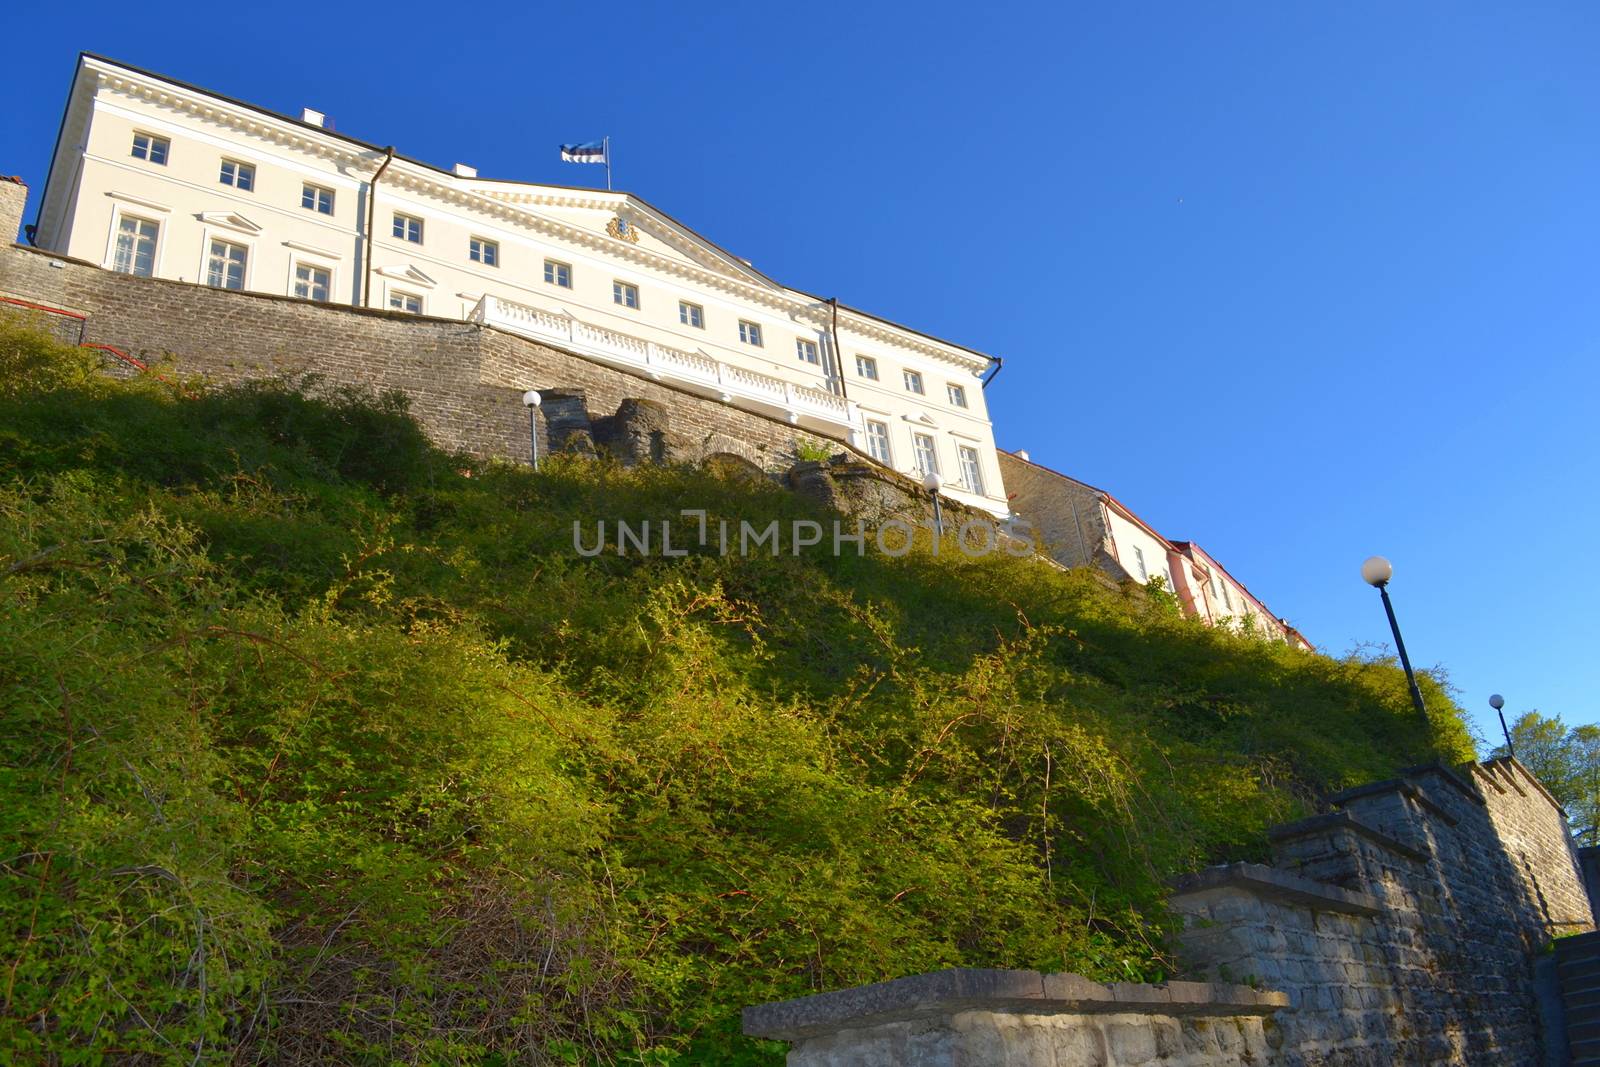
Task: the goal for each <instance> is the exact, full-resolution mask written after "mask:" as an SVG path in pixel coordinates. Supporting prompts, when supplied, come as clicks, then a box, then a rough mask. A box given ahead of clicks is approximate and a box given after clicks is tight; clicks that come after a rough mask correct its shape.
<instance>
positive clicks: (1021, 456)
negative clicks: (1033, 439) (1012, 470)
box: [1017, 448, 1028, 459]
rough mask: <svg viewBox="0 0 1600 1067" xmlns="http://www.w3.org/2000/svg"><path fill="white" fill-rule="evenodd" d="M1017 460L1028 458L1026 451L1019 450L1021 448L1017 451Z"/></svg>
mask: <svg viewBox="0 0 1600 1067" xmlns="http://www.w3.org/2000/svg"><path fill="white" fill-rule="evenodd" d="M1017 458H1018V459H1027V458H1028V453H1027V450H1026V449H1021V448H1019V449H1017Z"/></svg>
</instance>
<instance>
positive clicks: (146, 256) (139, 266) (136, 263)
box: [111, 215, 161, 278]
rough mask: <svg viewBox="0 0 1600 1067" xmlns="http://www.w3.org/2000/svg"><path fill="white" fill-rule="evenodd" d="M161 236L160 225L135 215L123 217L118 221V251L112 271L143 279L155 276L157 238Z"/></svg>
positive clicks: (112, 263)
mask: <svg viewBox="0 0 1600 1067" xmlns="http://www.w3.org/2000/svg"><path fill="white" fill-rule="evenodd" d="M160 234H161V226H160V224H159V223H156V222H152V221H151V220H149V219H141V218H137V217H135V216H133V215H124V216H122V218H120V219H118V220H117V250H116V255H115V258H113V259H112V261H111V269H112V270H116V271H121V272H122V273H123V274H137V275H138V276H139V277H141V278H148V277H150V276H151V275H153V274H155V269H156V238H157V237H158V236H159V235H160Z"/></svg>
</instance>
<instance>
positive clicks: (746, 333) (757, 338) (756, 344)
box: [739, 319, 767, 348]
mask: <svg viewBox="0 0 1600 1067" xmlns="http://www.w3.org/2000/svg"><path fill="white" fill-rule="evenodd" d="M739 343H740V344H743V345H749V346H750V347H751V348H765V347H767V345H766V340H765V339H764V338H763V337H762V334H761V324H760V323H759V322H751V321H750V320H749V319H740V320H739Z"/></svg>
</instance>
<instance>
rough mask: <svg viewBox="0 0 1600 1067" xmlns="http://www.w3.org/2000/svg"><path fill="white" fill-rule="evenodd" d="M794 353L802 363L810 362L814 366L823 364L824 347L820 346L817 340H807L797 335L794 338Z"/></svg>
mask: <svg viewBox="0 0 1600 1067" xmlns="http://www.w3.org/2000/svg"><path fill="white" fill-rule="evenodd" d="M794 354H795V358H797V359H799V360H800V362H801V363H809V364H811V365H812V366H813V367H820V366H822V349H821V348H819V347H818V345H817V342H815V341H807V340H806V339H805V338H804V337H796V338H795V339H794Z"/></svg>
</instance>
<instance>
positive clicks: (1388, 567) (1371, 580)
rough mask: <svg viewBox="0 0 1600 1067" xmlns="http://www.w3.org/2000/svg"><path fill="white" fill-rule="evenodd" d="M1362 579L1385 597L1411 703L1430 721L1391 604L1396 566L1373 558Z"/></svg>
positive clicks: (1379, 557) (1378, 557)
mask: <svg viewBox="0 0 1600 1067" xmlns="http://www.w3.org/2000/svg"><path fill="white" fill-rule="evenodd" d="M1361 577H1362V579H1363V580H1365V581H1366V583H1367V584H1368V585H1370V586H1374V587H1375V588H1376V589H1377V590H1378V595H1379V596H1381V597H1383V610H1384V613H1385V614H1387V615H1388V616H1389V629H1390V630H1391V631H1393V632H1394V647H1395V650H1396V651H1398V652H1399V653H1400V666H1402V667H1404V668H1405V669H1406V683H1407V684H1408V685H1410V686H1411V703H1413V704H1415V705H1416V706H1417V714H1418V715H1421V716H1422V720H1423V721H1424V722H1426V721H1427V720H1428V709H1427V708H1426V707H1424V706H1423V703H1422V690H1420V689H1418V688H1417V676H1416V673H1415V672H1413V671H1412V669H1411V658H1410V657H1409V656H1407V655H1406V643H1405V642H1404V641H1402V640H1401V639H1400V624H1399V623H1398V622H1395V620H1394V605H1393V604H1391V603H1389V589H1388V586H1389V579H1390V578H1393V577H1394V566H1393V565H1392V564H1391V563H1390V562H1389V561H1388V560H1386V559H1384V558H1383V557H1382V556H1371V557H1369V558H1368V559H1367V561H1366V562H1365V563H1363V564H1362V565H1361Z"/></svg>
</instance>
